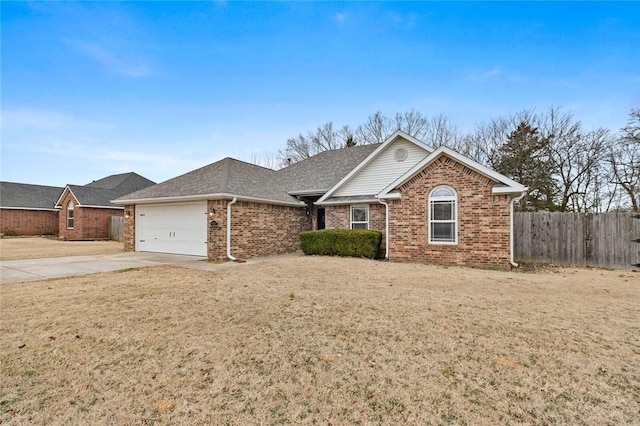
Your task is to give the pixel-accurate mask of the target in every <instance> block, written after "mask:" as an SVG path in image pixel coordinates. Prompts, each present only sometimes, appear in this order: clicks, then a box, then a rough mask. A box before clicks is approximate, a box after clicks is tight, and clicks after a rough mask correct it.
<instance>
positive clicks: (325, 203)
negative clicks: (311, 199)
mask: <svg viewBox="0 0 640 426" xmlns="http://www.w3.org/2000/svg"><path fill="white" fill-rule="evenodd" d="M363 203H376V204H377V203H378V199H377V198H367V199H365V200H343V201H323V202H320V200H318V201H316V202H315V203H313V204H315V205H317V206H340V205H349V204H363Z"/></svg>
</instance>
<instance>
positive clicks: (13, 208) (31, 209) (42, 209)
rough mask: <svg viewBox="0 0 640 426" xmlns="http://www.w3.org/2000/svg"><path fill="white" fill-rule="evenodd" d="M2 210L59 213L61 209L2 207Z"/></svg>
mask: <svg viewBox="0 0 640 426" xmlns="http://www.w3.org/2000/svg"><path fill="white" fill-rule="evenodd" d="M0 210H30V211H39V212H57V211H58V210H59V208H53V209H46V208H38V207H6V206H2V207H0Z"/></svg>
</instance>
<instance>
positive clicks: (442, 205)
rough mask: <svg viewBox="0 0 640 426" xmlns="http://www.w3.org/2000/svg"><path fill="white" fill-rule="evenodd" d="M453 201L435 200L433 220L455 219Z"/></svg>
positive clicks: (432, 211) (433, 203)
mask: <svg viewBox="0 0 640 426" xmlns="http://www.w3.org/2000/svg"><path fill="white" fill-rule="evenodd" d="M453 204H454V203H453V201H433V202H432V203H431V220H453V219H454V217H453Z"/></svg>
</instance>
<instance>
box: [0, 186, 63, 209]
mask: <svg viewBox="0 0 640 426" xmlns="http://www.w3.org/2000/svg"><path fill="white" fill-rule="evenodd" d="M63 189H64V188H60V187H57V186H45V185H30V184H26V183H15V182H0V207H5V208H9V207H12V208H25V209H53V208H54V206H55V204H56V201H57V200H58V197H59V196H60V194H61V193H62V190H63Z"/></svg>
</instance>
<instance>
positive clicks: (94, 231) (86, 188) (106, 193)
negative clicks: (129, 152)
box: [55, 172, 155, 240]
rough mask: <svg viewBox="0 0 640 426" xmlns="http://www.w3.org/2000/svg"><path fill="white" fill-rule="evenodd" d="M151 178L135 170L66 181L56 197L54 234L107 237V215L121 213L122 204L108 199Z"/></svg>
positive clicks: (72, 237)
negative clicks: (84, 182)
mask: <svg viewBox="0 0 640 426" xmlns="http://www.w3.org/2000/svg"><path fill="white" fill-rule="evenodd" d="M154 184H155V182H152V181H150V180H149V179H147V178H145V177H142V176H140V175H138V174H136V173H133V172H132V173H123V174H118V175H111V176H107V177H105V178H102V179H100V180H96V181H93V182H91V183H89V184H87V185H83V186H81V185H67V186H65V187H64V189H63V190H62V193H61V194H60V196H59V197H58V199H57V201H56V203H55V208H56V209H58V210H59V211H60V213H59V215H58V236H59V237H60V238H61V239H65V240H93V239H103V238H109V226H110V223H109V221H110V217H111V216H124V208H123V207H122V206H119V205H115V204H113V203H111V200H114V199H116V198H119V197H121V196H123V195H126V194H128V193H130V192H134V191H137V190H140V189H142V188H146V187H148V186H150V185H154Z"/></svg>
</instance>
